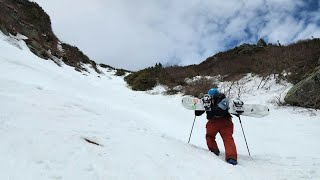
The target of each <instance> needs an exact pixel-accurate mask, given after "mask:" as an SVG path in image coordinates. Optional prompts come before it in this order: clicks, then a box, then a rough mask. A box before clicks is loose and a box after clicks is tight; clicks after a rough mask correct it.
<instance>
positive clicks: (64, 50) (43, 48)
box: [0, 0, 100, 73]
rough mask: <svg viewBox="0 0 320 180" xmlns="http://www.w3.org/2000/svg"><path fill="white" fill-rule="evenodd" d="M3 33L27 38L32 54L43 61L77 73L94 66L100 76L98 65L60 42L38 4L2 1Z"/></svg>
mask: <svg viewBox="0 0 320 180" xmlns="http://www.w3.org/2000/svg"><path fill="white" fill-rule="evenodd" d="M0 30H1V31H2V32H3V33H4V34H6V35H9V34H12V35H16V34H18V33H20V34H22V35H24V36H26V37H27V38H28V39H26V40H25V42H26V44H27V45H28V47H29V48H30V50H31V51H32V52H33V53H34V54H35V55H37V56H39V57H41V58H43V59H57V58H58V59H61V60H62V61H63V62H64V63H65V64H67V65H69V66H73V67H75V69H76V70H77V71H83V70H86V69H85V68H84V67H83V64H91V66H92V67H93V68H94V69H95V70H96V71H97V72H98V73H100V71H99V70H98V69H97V68H96V63H95V62H94V61H92V60H90V59H89V58H88V57H87V56H86V55H85V54H84V53H82V52H81V51H80V50H79V49H78V48H76V47H74V46H71V45H68V44H65V43H61V42H60V41H59V39H58V38H57V37H56V36H55V34H54V33H53V31H52V28H51V20H50V17H49V16H48V15H47V14H46V13H45V11H44V10H43V9H42V8H41V7H40V6H39V5H38V4H37V3H35V2H30V1H28V0H0ZM55 62H56V61H55Z"/></svg>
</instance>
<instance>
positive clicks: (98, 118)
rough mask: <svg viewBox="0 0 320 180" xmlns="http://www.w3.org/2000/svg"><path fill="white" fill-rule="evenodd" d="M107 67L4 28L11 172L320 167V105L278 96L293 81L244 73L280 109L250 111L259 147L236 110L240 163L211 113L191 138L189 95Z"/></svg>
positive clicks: (248, 94)
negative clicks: (210, 133) (44, 52)
mask: <svg viewBox="0 0 320 180" xmlns="http://www.w3.org/2000/svg"><path fill="white" fill-rule="evenodd" d="M88 68H89V69H90V67H88ZM100 70H102V71H103V74H102V75H98V74H96V73H95V71H92V72H90V73H85V75H83V74H82V73H79V72H77V71H74V69H73V68H72V67H69V66H66V65H62V66H61V67H59V66H57V65H56V64H55V63H54V62H52V61H44V60H42V59H40V58H38V57H37V56H35V55H34V54H32V53H31V52H30V51H29V49H28V48H27V47H26V45H25V43H24V42H23V41H21V40H18V39H14V38H12V37H11V38H10V37H6V36H4V35H2V34H0V71H1V74H0V84H1V85H0V99H1V101H0V109H1V110H0V141H1V145H0V159H1V163H0V179H1V180H12V179H15V180H20V179H21V180H29V179H30V180H34V179H41V180H45V179H79V180H81V179H84V180H87V179H93V180H101V179H121V180H122V179H126V180H127V179H159V180H163V179H175V180H176V179H181V180H186V179H190V180H194V179H203V180H205V179H230V180H234V179H237V180H247V179H317V178H318V177H320V172H319V166H320V155H319V152H320V145H319V143H318V137H319V136H320V132H319V129H320V121H319V116H320V113H319V112H316V111H314V112H312V115H313V116H310V113H308V111H307V112H301V111H302V110H304V109H300V110H299V111H297V110H295V109H293V108H291V107H278V106H276V105H274V104H273V103H271V102H270V101H271V100H272V98H273V97H274V96H277V95H278V94H279V93H285V91H286V89H287V88H288V87H289V86H290V85H288V84H283V85H281V84H274V83H273V81H272V80H270V81H268V82H267V84H266V85H265V86H264V88H262V87H261V88H259V89H257V88H256V84H257V83H259V81H260V80H259V79H258V78H257V77H254V78H252V77H250V76H247V79H243V80H242V81H244V82H245V83H244V87H245V88H248V89H249V91H243V92H244V93H243V94H242V96H241V98H242V99H243V100H244V101H245V102H250V103H264V104H266V105H268V106H269V107H270V109H271V113H270V115H269V116H267V117H264V118H260V119H257V118H248V117H243V119H242V122H243V125H244V129H245V131H246V136H247V140H248V143H249V147H250V151H251V154H252V157H249V156H248V154H247V149H246V146H245V142H244V140H243V136H242V132H241V129H240V125H239V123H238V121H237V119H236V118H234V120H233V122H234V124H235V132H234V139H235V142H236V145H237V149H238V154H239V159H238V160H239V165H237V166H232V165H229V164H227V163H225V162H224V153H223V152H224V148H223V143H222V141H221V139H220V138H218V139H217V142H218V144H219V146H220V150H221V152H222V155H220V156H219V157H216V156H215V155H213V154H212V153H211V152H208V151H207V148H206V142H205V123H206V120H205V117H204V116H201V117H198V118H197V119H196V123H195V127H194V130H193V134H192V138H191V144H188V143H187V140H188V137H189V133H190V129H191V125H192V122H193V119H194V114H193V112H192V111H188V110H186V109H184V108H182V106H181V104H180V100H181V95H174V96H163V95H161V94H158V95H150V94H148V93H146V92H134V91H131V90H130V89H129V88H127V86H126V84H125V82H124V80H123V78H122V77H117V76H114V75H113V74H114V73H115V72H114V71H112V70H108V69H103V68H100ZM98 76H100V77H98ZM268 83H269V84H268ZM239 84H241V82H239ZM253 84H254V86H253ZM219 86H220V88H222V89H223V86H224V85H223V84H220V85H219ZM154 91H160V92H161V87H159V89H158V90H156V89H155V90H154ZM150 93H153V94H154V92H150ZM234 93H235V94H237V92H236V91H235V92H234ZM84 138H86V139H90V140H92V141H94V142H97V143H99V144H100V145H101V146H97V145H95V144H91V143H88V142H87V141H85V140H84Z"/></svg>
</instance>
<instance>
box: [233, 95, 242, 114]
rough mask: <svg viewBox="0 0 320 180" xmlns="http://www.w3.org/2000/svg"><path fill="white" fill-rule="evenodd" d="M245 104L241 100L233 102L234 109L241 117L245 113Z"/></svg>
mask: <svg viewBox="0 0 320 180" xmlns="http://www.w3.org/2000/svg"><path fill="white" fill-rule="evenodd" d="M243 104H244V103H243V102H242V101H241V100H240V99H235V100H233V108H234V110H235V111H236V112H237V113H238V114H239V115H240V114H242V113H243V112H244V108H243Z"/></svg>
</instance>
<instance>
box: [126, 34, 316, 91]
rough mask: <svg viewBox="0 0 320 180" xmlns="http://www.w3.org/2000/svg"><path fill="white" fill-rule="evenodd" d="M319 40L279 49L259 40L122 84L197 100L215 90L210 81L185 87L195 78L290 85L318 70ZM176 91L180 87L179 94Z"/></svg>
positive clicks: (150, 71)
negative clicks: (270, 79)
mask: <svg viewBox="0 0 320 180" xmlns="http://www.w3.org/2000/svg"><path fill="white" fill-rule="evenodd" d="M319 57H320V39H318V38H314V39H307V40H301V41H299V42H296V43H293V44H289V45H287V46H282V45H280V44H278V45H275V44H268V45H267V44H266V43H265V42H264V41H263V40H262V39H260V40H259V42H258V43H257V45H254V44H243V45H240V46H237V47H235V48H233V49H230V50H228V51H225V52H220V53H217V54H216V55H214V56H212V57H209V58H207V59H206V60H205V61H203V62H202V63H200V64H198V65H189V66H185V67H179V66H170V67H162V65H161V66H159V65H158V64H157V65H156V66H155V67H149V68H146V69H143V70H140V71H138V72H134V73H132V74H130V75H129V76H127V77H126V78H125V80H126V81H127V83H128V84H129V85H130V86H131V87H132V89H133V90H149V89H152V88H153V87H154V86H155V85H156V84H158V83H159V84H162V85H165V86H167V87H168V93H169V94H173V93H175V92H184V93H185V94H190V95H194V96H197V95H198V94H199V93H200V92H206V91H207V90H208V89H209V88H210V87H213V86H215V84H214V83H213V82H212V80H206V79H201V80H198V81H194V82H191V83H187V82H186V80H187V79H188V78H193V77H196V76H202V77H204V76H217V75H221V77H222V79H221V80H222V81H224V80H229V81H233V80H238V79H240V78H242V77H243V76H244V75H245V74H247V73H253V74H256V75H260V76H261V77H267V76H269V75H271V74H278V78H281V79H284V80H287V81H289V82H291V83H293V84H296V83H298V82H299V81H301V80H302V79H304V78H305V77H306V76H307V75H308V74H309V73H310V72H313V70H314V68H315V67H317V66H319V65H320V63H319ZM176 87H180V88H179V90H177V89H176Z"/></svg>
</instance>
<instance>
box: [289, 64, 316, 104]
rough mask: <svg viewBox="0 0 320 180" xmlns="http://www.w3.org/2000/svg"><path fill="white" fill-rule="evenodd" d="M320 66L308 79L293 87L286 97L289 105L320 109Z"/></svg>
mask: <svg viewBox="0 0 320 180" xmlns="http://www.w3.org/2000/svg"><path fill="white" fill-rule="evenodd" d="M319 92H320V66H319V67H317V68H316V70H315V71H314V72H313V73H311V74H310V76H308V77H307V78H306V79H304V80H302V81H300V82H299V83H298V84H296V85H295V86H293V87H292V88H291V89H290V90H289V92H288V93H287V95H286V97H285V99H284V100H285V101H286V102H287V103H288V104H291V105H294V106H301V107H308V108H316V109H320V93H319Z"/></svg>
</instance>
